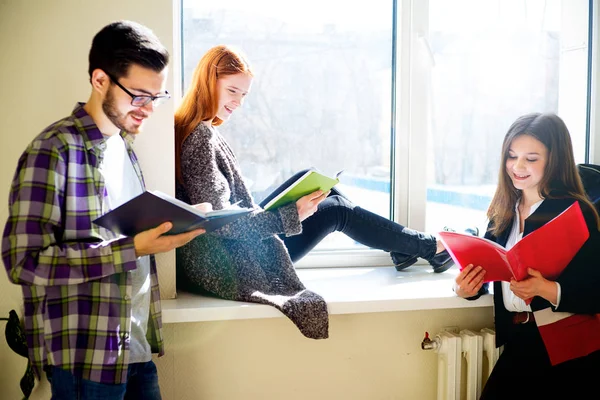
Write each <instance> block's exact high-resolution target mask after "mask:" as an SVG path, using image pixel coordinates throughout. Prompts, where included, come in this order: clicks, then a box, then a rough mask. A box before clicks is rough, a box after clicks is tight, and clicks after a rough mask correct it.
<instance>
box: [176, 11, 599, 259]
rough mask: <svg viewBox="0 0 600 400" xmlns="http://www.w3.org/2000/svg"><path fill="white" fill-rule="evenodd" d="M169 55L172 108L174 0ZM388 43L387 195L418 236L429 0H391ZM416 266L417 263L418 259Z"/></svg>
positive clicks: (345, 255) (594, 150)
mask: <svg viewBox="0 0 600 400" xmlns="http://www.w3.org/2000/svg"><path fill="white" fill-rule="evenodd" d="M589 4H590V7H591V13H592V14H591V17H592V26H591V37H592V38H593V40H592V41H591V44H590V45H591V69H590V75H591V94H590V110H589V118H590V119H589V124H590V139H589V154H588V157H589V160H590V161H589V162H591V163H594V162H596V163H600V132H599V131H598V130H599V129H600V120H599V117H598V115H599V114H598V112H597V111H596V110H597V108H598V106H599V105H600V104H599V101H598V93H600V82H599V81H598V77H599V76H600V63H598V62H597V59H598V49H599V43H600V29H599V20H600V7H598V6H595V7H594V5H593V1H589ZM173 7H174V13H173V14H174V18H175V21H174V24H173V29H174V35H173V37H174V51H173V57H172V73H173V79H174V82H176V84H175V90H174V96H173V99H174V102H175V107H177V105H178V103H179V101H180V100H181V97H182V87H183V79H182V78H183V77H182V74H183V69H182V65H183V60H182V55H183V52H182V50H181V49H182V34H183V30H182V11H183V10H182V0H174V1H173ZM393 7H394V11H395V12H394V13H393V15H392V18H393V17H394V15H397V17H396V21H394V23H393V31H392V34H394V35H395V38H394V39H393V41H392V43H393V44H394V49H395V57H393V59H394V60H395V70H394V71H393V79H392V81H393V82H392V84H393V85H395V86H394V90H395V107H394V110H393V112H392V118H393V120H394V121H393V122H394V124H393V128H392V130H394V136H393V138H392V140H393V142H392V146H391V147H392V148H393V149H394V155H392V157H393V162H392V182H391V190H392V192H393V194H394V196H392V198H393V199H394V202H393V204H392V209H393V212H392V213H393V219H394V221H396V222H398V223H400V224H402V225H404V226H407V227H410V228H412V229H416V230H420V231H423V230H424V229H425V210H426V201H427V179H426V174H427V171H426V168H423V163H422V162H421V159H422V156H421V155H423V154H426V149H427V135H423V134H420V132H425V131H426V128H427V126H426V124H427V123H428V118H427V117H428V115H427V101H428V99H427V97H426V96H427V93H429V91H427V90H422V88H423V85H424V84H422V83H421V84H420V83H419V82H424V81H426V80H427V79H428V76H427V74H428V73H429V72H430V69H429V68H427V62H433V58H432V57H431V55H430V54H431V53H430V50H429V45H428V40H427V38H428V34H429V0H395V1H394V6H393ZM428 60H429V61H428ZM421 262H423V261H422V260H421ZM295 265H296V267H297V268H324V267H375V266H390V265H391V259H390V256H389V254H388V253H387V252H383V251H381V250H373V249H355V250H354V249H352V250H321V251H313V252H311V253H309V254H308V255H307V256H305V257H304V258H303V259H302V260H300V261H298V262H297V263H296V264H295Z"/></svg>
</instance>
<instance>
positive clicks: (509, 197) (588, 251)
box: [455, 113, 600, 399]
mask: <svg viewBox="0 0 600 400" xmlns="http://www.w3.org/2000/svg"><path fill="white" fill-rule="evenodd" d="M575 201H577V202H579V204H580V206H581V209H582V210H583V213H584V216H585V219H586V223H587V225H588V230H589V232H590V237H589V239H588V240H587V242H586V243H585V244H584V245H583V247H582V248H581V249H580V250H579V252H578V253H577V255H576V256H575V257H574V258H573V259H572V261H571V262H570V263H569V265H568V266H567V267H566V268H565V269H564V270H563V272H562V274H561V275H560V276H559V277H558V278H557V279H556V281H551V280H548V279H545V278H544V277H543V276H542V275H541V274H540V273H539V272H538V271H537V270H536V268H535V266H532V267H533V268H529V275H530V276H529V277H528V278H527V279H525V280H522V281H520V282H517V281H515V280H513V281H512V282H510V283H509V282H494V319H495V326H496V345H497V347H500V346H502V345H504V350H503V352H502V354H501V356H500V358H499V360H498V362H497V363H496V365H495V367H494V370H493V371H492V374H491V376H490V377H489V379H488V381H487V384H486V386H485V388H484V390H483V393H482V396H481V399H508V398H511V399H533V398H536V399H537V398H544V399H550V398H552V399H554V398H561V399H567V398H572V399H579V398H583V397H581V394H583V393H586V392H588V391H589V390H593V391H596V392H597V389H596V385H595V379H598V377H600V351H598V347H597V346H596V347H594V345H592V344H591V341H589V340H586V339H583V338H579V337H578V338H572V336H571V339H569V340H565V342H563V343H561V345H562V346H563V348H564V346H566V347H568V348H569V349H572V351H573V353H574V354H577V356H575V357H573V358H572V359H570V360H568V361H565V362H561V363H558V364H556V363H555V364H556V365H552V363H551V361H550V358H549V356H548V352H547V350H546V347H545V344H544V340H543V339H542V337H541V335H540V332H539V327H541V326H546V328H544V329H548V327H550V326H551V327H553V328H551V329H559V331H555V333H556V334H557V335H562V336H564V337H567V336H569V332H567V331H568V330H570V329H576V327H575V325H576V324H575V323H574V322H573V321H576V319H574V318H573V317H575V318H577V316H579V317H581V316H583V315H590V316H591V315H593V314H597V313H600V290H599V287H600V265H599V258H600V257H599V256H598V246H599V245H600V234H599V232H598V228H599V221H598V220H599V219H598V213H597V212H596V210H595V208H594V207H593V205H592V204H591V203H590V201H589V199H588V198H587V196H586V194H585V192H584V189H583V185H582V183H581V179H580V177H579V174H578V171H577V166H576V164H575V160H574V157H573V148H572V144H571V137H570V135H569V131H568V130H567V127H566V126H565V124H564V122H563V121H562V120H561V119H560V118H559V117H558V116H556V115H554V114H539V113H533V114H527V115H524V116H522V117H520V118H518V119H517V120H516V121H515V122H514V123H513V124H512V126H511V127H510V128H509V130H508V133H507V134H506V136H505V138H504V143H503V145H502V156H501V167H500V173H499V179H498V187H497V189H496V193H495V195H494V198H493V199H492V202H491V204H490V207H489V209H488V218H489V220H490V224H489V227H488V231H487V233H486V236H485V237H486V238H488V239H491V240H493V241H495V242H497V243H499V244H501V245H502V246H505V247H506V248H507V249H510V248H511V247H512V246H514V245H515V244H516V243H517V242H518V241H519V240H521V239H522V238H523V237H524V236H526V235H528V234H529V233H531V232H533V231H534V230H535V229H537V228H540V227H541V226H543V225H544V224H545V223H547V222H549V221H550V220H552V219H553V218H554V217H556V216H557V215H559V214H560V213H561V212H563V211H564V210H565V209H566V208H567V207H569V206H570V205H571V204H573V202H575ZM484 274H485V271H484V270H483V269H482V268H481V267H480V266H473V265H469V266H467V267H466V268H465V269H464V270H463V271H462V272H461V273H460V274H459V275H458V276H457V278H456V285H455V292H456V293H457V294H458V295H459V296H461V297H464V298H469V299H474V298H477V297H479V295H481V294H483V293H485V292H486V291H487V284H484V283H483V278H484ZM528 299H531V300H532V301H531V304H530V305H528V304H527V303H526V300H528ZM553 324H555V325H553ZM559 325H560V328H555V327H557V326H559ZM573 332H575V331H573ZM584 334H585V335H588V334H591V335H592V336H591V337H599V335H600V332H585V333H584Z"/></svg>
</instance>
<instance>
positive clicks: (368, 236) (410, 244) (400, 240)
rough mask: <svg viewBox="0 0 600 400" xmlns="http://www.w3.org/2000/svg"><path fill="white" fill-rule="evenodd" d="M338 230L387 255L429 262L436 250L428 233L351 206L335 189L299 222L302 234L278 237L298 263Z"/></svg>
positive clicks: (299, 173)
mask: <svg viewBox="0 0 600 400" xmlns="http://www.w3.org/2000/svg"><path fill="white" fill-rule="evenodd" d="M306 171H308V170H303V171H300V172H298V173H296V174H295V175H294V176H292V177H291V178H289V179H288V180H287V181H285V182H284V183H283V184H282V185H281V186H279V187H278V188H277V189H275V190H274V191H273V192H272V193H271V194H269V196H267V198H266V199H264V200H263V201H262V202H261V204H260V205H261V206H262V207H264V205H265V204H267V203H268V202H269V201H270V200H271V199H272V198H273V197H275V196H277V195H278V194H279V193H280V192H281V191H282V190H284V189H285V188H287V187H288V186H289V185H290V184H292V183H293V182H295V181H296V179H298V178H299V177H300V176H302V175H304V173H306ZM335 231H339V232H342V233H344V234H345V235H347V236H349V237H350V238H352V239H354V240H355V241H357V242H358V243H361V244H363V245H365V246H367V247H371V248H374V249H379V250H384V251H387V252H394V253H401V254H406V255H415V256H418V257H421V258H424V259H427V260H428V259H431V258H432V257H433V256H434V255H435V252H436V249H437V239H436V238H435V236H433V235H430V234H428V233H423V232H419V231H415V230H414V229H409V228H406V227H404V226H402V225H400V224H397V223H396V222H394V221H391V220H389V219H387V218H384V217H382V216H380V215H377V214H374V213H372V212H370V211H367V210H365V209H364V208H361V207H358V206H356V205H354V204H353V203H352V202H351V201H350V200H349V199H348V198H347V196H345V195H344V194H343V193H341V192H340V191H339V190H338V189H336V188H333V189H331V193H330V194H329V196H328V197H327V198H326V199H325V200H323V201H322V202H321V204H319V207H318V209H317V212H315V213H314V214H313V215H312V216H310V217H309V218H307V219H305V220H304V221H302V233H301V234H299V235H294V236H289V237H286V236H285V235H281V236H280V238H281V239H282V240H283V242H284V243H285V246H286V247H287V249H288V252H289V253H290V257H291V259H292V261H294V262H295V261H298V260H299V259H301V258H302V257H304V256H305V255H306V254H307V253H308V252H309V251H310V250H312V249H313V248H314V247H315V246H316V245H317V244H318V243H319V242H320V241H321V240H323V239H324V238H325V237H326V236H327V235H329V234H330V233H332V232H335Z"/></svg>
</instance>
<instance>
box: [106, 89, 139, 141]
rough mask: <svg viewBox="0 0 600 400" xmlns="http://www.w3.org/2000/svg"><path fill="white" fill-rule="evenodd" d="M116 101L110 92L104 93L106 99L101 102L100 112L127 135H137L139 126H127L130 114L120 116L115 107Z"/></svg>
mask: <svg viewBox="0 0 600 400" xmlns="http://www.w3.org/2000/svg"><path fill="white" fill-rule="evenodd" d="M115 103H116V101H115V98H114V96H113V92H112V90H109V91H108V92H107V93H106V98H105V99H104V101H103V102H102V111H104V114H105V115H106V116H107V117H108V119H109V120H110V122H112V123H113V125H114V126H116V127H117V128H119V129H120V130H122V131H125V132H127V133H139V132H140V127H141V125H139V126H138V125H134V124H130V125H129V126H127V117H128V116H129V114H130V113H131V112H130V113H127V114H122V113H121V112H119V110H118V109H117V107H116V105H115Z"/></svg>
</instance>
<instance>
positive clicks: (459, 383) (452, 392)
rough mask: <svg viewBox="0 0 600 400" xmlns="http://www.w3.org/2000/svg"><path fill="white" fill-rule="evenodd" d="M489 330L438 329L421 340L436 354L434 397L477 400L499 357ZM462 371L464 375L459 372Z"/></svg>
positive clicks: (450, 399)
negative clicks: (435, 394) (436, 377)
mask: <svg viewBox="0 0 600 400" xmlns="http://www.w3.org/2000/svg"><path fill="white" fill-rule="evenodd" d="M495 340H496V334H495V332H494V330H493V329H488V328H485V329H482V330H481V331H480V332H473V331H470V330H462V331H460V332H459V333H455V332H452V331H442V332H440V333H439V334H437V335H436V336H435V337H434V338H429V335H428V334H427V333H425V339H424V340H423V342H422V343H421V348H422V349H424V350H434V351H435V352H436V353H437V361H438V365H437V371H438V380H437V400H477V399H478V398H479V396H480V395H481V388H482V385H483V383H484V382H485V381H486V380H487V377H488V376H489V375H490V373H491V371H492V368H494V365H495V364H496V361H497V360H498V357H499V356H500V351H499V349H497V348H496V344H495ZM463 374H464V375H463Z"/></svg>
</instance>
